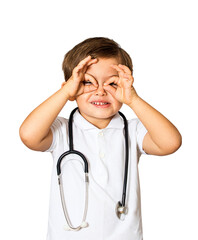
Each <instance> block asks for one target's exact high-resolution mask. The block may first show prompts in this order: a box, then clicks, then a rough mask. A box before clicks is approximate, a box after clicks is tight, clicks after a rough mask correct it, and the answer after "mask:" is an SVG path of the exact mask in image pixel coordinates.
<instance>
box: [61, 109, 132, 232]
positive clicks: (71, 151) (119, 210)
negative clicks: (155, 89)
mask: <svg viewBox="0 0 198 240" xmlns="http://www.w3.org/2000/svg"><path fill="white" fill-rule="evenodd" d="M77 109H78V107H76V108H75V109H73V110H72V112H71V114H70V117H69V123H68V125H69V150H68V151H66V152H64V153H63V154H62V155H61V156H60V157H59V159H58V161H57V175H58V182H59V186H60V195H61V202H62V206H63V210H64V215H65V218H66V221H67V224H68V226H67V228H68V229H67V230H74V231H78V230H80V229H81V228H82V227H87V226H88V223H86V222H85V218H86V214H87V208H88V182H89V176H88V161H87V159H86V158H85V156H84V155H83V154H82V153H81V152H79V151H76V150H74V149H73V125H72V121H73V115H74V113H75V112H76V110H77ZM118 113H119V114H120V115H121V117H122V118H123V120H124V132H125V133H124V137H125V167H124V180H123V192H122V202H120V201H119V202H118V203H117V205H116V214H117V216H118V217H119V218H121V217H122V216H123V214H127V208H126V207H125V200H126V189H127V179H128V159H129V150H128V149H129V144H128V122H127V119H126V117H125V116H124V114H123V113H121V112H119V111H118ZM69 154H77V155H79V156H80V157H81V158H82V159H83V161H84V173H85V186H86V197H85V198H86V199H85V209H84V215H83V220H82V223H81V225H80V226H78V227H76V228H75V227H73V226H72V224H71V221H70V219H69V216H68V213H67V209H66V204H65V199H64V191H63V186H62V176H61V162H62V160H63V158H64V157H66V156H67V155H69Z"/></svg>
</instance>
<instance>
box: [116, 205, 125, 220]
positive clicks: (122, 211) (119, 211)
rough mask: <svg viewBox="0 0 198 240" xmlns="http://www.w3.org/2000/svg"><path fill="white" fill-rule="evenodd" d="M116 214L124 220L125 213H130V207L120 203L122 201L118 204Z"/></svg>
mask: <svg viewBox="0 0 198 240" xmlns="http://www.w3.org/2000/svg"><path fill="white" fill-rule="evenodd" d="M115 211H116V215H117V217H118V218H119V219H120V220H122V221H123V220H124V219H125V215H126V214H127V213H128V208H127V207H126V206H122V204H121V203H120V201H119V202H118V203H117V204H116V208H115Z"/></svg>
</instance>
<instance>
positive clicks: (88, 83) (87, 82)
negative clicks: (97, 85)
mask: <svg viewBox="0 0 198 240" xmlns="http://www.w3.org/2000/svg"><path fill="white" fill-rule="evenodd" d="M83 84H84V85H91V84H92V82H90V81H83Z"/></svg>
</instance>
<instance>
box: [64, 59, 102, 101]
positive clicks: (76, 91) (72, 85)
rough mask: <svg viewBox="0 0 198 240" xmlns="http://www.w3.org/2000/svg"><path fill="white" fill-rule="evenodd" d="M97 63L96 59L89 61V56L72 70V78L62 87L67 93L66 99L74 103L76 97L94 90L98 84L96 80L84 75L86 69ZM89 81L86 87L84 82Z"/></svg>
mask: <svg viewBox="0 0 198 240" xmlns="http://www.w3.org/2000/svg"><path fill="white" fill-rule="evenodd" d="M97 61H98V59H97V58H95V59H91V56H88V57H86V58H84V59H83V60H82V61H80V62H79V64H78V65H77V66H76V67H75V68H74V69H73V71H72V76H71V77H70V78H69V79H68V80H67V81H66V82H64V83H62V87H63V88H64V90H65V91H66V93H67V96H68V99H69V100H70V101H74V100H75V99H76V97H77V96H79V95H81V94H83V93H85V92H91V91H94V90H96V88H97V87H98V84H97V82H96V80H95V79H94V78H93V77H91V76H90V75H88V74H86V71H87V69H88V67H89V66H90V65H91V64H94V63H96V62H97ZM86 81H90V82H91V83H92V84H91V85H86V86H85V84H84V82H86Z"/></svg>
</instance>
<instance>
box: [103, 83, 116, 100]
mask: <svg viewBox="0 0 198 240" xmlns="http://www.w3.org/2000/svg"><path fill="white" fill-rule="evenodd" d="M104 89H105V90H106V91H108V92H109V93H110V94H111V95H112V96H113V97H115V93H116V88H114V87H112V86H110V85H106V86H104Z"/></svg>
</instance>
